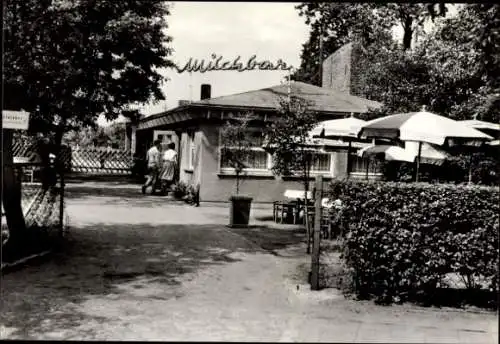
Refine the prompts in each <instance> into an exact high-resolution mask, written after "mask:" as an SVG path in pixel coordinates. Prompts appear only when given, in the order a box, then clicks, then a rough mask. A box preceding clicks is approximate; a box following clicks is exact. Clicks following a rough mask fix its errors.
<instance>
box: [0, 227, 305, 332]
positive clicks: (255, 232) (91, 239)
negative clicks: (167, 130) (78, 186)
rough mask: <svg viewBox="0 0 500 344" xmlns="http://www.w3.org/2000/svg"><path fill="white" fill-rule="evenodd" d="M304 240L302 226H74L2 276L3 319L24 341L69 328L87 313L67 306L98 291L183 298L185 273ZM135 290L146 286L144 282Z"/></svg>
mask: <svg viewBox="0 0 500 344" xmlns="http://www.w3.org/2000/svg"><path fill="white" fill-rule="evenodd" d="M301 237H302V238H303V234H300V233H299V232H297V231H287V230H282V229H272V228H257V227H254V228H248V229H231V230H229V229H228V228H225V227H223V226H220V225H151V224H140V225H137V224H134V225H127V224H113V225H110V224H93V225H88V226H82V227H79V228H72V229H71V233H70V235H69V237H68V238H67V242H66V243H65V245H64V248H63V249H61V250H60V251H59V252H57V253H55V254H53V255H52V256H51V258H50V260H48V261H45V262H43V264H38V265H36V266H35V265H32V266H28V267H26V268H24V269H22V270H19V271H13V272H11V273H8V274H5V275H4V276H2V298H1V301H0V303H1V308H2V312H1V315H0V323H1V324H2V325H3V326H6V327H9V328H15V329H16V332H14V333H13V334H11V336H14V337H20V338H25V339H29V338H32V339H34V338H36V336H37V333H47V332H51V331H52V330H54V329H55V326H57V328H59V329H60V328H65V329H68V330H69V329H71V328H74V327H76V326H78V325H79V324H80V322H81V320H82V319H83V316H84V315H83V314H81V313H78V311H77V310H76V307H75V310H72V311H68V307H70V309H71V305H73V306H75V305H76V304H78V303H81V302H83V301H85V300H86V299H88V297H90V296H92V295H97V296H104V297H106V296H113V295H114V296H116V297H118V298H119V297H120V294H121V293H122V292H123V290H124V288H123V286H125V285H130V284H131V283H132V284H133V282H134V281H137V282H138V281H147V282H146V283H157V284H161V285H164V286H165V288H170V289H172V290H174V292H173V293H171V296H170V297H176V298H179V297H182V296H183V295H181V294H179V293H176V292H175V289H176V286H177V285H179V284H180V283H181V282H180V278H181V277H182V276H183V275H185V274H187V273H192V272H196V271H197V270H198V269H200V268H204V267H207V266H210V265H214V264H228V263H233V262H236V261H238V260H239V259H238V258H237V257H236V258H235V257H234V256H233V255H232V254H233V253H235V252H244V253H257V252H264V251H263V250H262V249H265V250H275V249H278V248H283V247H284V246H287V245H291V244H295V243H298V242H300V241H301ZM133 287H134V286H133ZM135 287H137V288H140V287H141V286H140V283H137V286H135ZM149 297H150V296H149ZM87 320H88V319H87ZM94 320H95V321H97V322H101V321H102V320H103V319H94ZM51 327H54V328H51Z"/></svg>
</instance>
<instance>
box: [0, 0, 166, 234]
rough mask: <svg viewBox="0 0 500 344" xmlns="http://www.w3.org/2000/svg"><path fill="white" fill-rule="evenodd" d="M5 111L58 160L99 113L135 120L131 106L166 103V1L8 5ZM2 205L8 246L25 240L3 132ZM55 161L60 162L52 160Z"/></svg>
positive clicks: (22, 1) (45, 0)
mask: <svg viewBox="0 0 500 344" xmlns="http://www.w3.org/2000/svg"><path fill="white" fill-rule="evenodd" d="M2 5H3V7H2V9H3V10H4V12H3V14H4V15H3V18H2V19H3V24H4V42H3V44H4V47H3V53H4V55H3V67H4V69H3V75H2V76H3V82H4V85H5V87H4V90H5V91H4V92H5V93H4V97H3V99H4V101H5V102H4V104H3V106H4V108H6V109H11V110H19V109H24V110H25V111H28V112H30V113H31V118H30V120H31V123H30V128H32V129H34V130H35V131H37V132H43V133H45V134H46V135H47V136H49V135H51V136H52V135H53V137H52V139H53V141H54V143H55V147H56V153H59V150H60V147H61V145H60V144H61V142H62V137H63V134H64V132H65V131H67V130H68V129H78V128H80V127H82V126H85V125H92V124H93V123H94V122H95V120H96V119H97V117H98V116H99V115H100V114H104V115H105V116H106V118H107V119H109V120H112V119H115V118H117V117H118V115H119V114H124V115H127V116H130V117H133V118H137V117H138V113H137V111H134V110H131V108H132V107H133V105H138V104H140V103H145V102H149V101H151V100H161V99H164V95H163V93H162V91H161V88H160V86H161V82H162V80H164V77H162V75H161V74H160V73H159V71H158V69H159V68H166V67H169V66H173V63H172V62H171V61H170V60H169V59H168V57H169V55H170V54H171V49H170V48H169V47H168V43H169V42H170V41H171V37H170V36H168V35H167V34H166V29H167V21H166V18H167V16H168V15H169V14H170V11H169V5H168V4H167V3H166V2H165V1H161V0H151V1H141V0H122V1H106V0H76V1H70V0H6V1H5V3H2ZM2 144H3V149H2V158H3V160H4V162H5V164H4V166H3V178H2V183H1V186H2V194H3V199H2V202H3V204H4V208H5V212H6V216H7V223H8V226H9V229H10V230H11V235H12V237H11V239H14V240H11V241H10V242H11V243H19V242H22V240H23V237H24V235H23V233H24V231H25V229H26V228H25V227H26V225H25V221H24V218H23V213H22V207H21V196H20V195H21V192H20V190H21V189H20V188H21V185H20V182H19V180H18V178H16V175H15V173H14V169H13V168H12V165H11V164H12V161H13V156H12V149H11V144H12V133H11V132H8V131H5V132H3V133H2ZM58 156H59V155H58Z"/></svg>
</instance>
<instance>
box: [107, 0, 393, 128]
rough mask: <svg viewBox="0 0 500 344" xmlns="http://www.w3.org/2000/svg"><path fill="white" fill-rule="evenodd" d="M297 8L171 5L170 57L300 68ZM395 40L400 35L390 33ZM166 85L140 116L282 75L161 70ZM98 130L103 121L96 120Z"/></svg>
mask: <svg viewBox="0 0 500 344" xmlns="http://www.w3.org/2000/svg"><path fill="white" fill-rule="evenodd" d="M295 5H297V3H273V2H191V1H189V2H172V7H171V15H170V16H169V17H168V18H167V21H168V25H169V27H168V30H167V32H168V34H169V35H170V36H171V37H172V39H173V40H172V42H171V43H170V46H171V47H172V48H173V50H174V51H173V54H172V56H171V57H170V58H171V60H173V62H175V63H176V64H177V65H179V66H181V67H182V66H184V65H185V64H186V63H187V62H188V60H189V58H191V57H192V58H193V59H198V60H200V59H205V60H207V61H210V60H211V58H210V56H211V54H214V53H215V54H217V55H218V56H223V61H226V60H229V61H232V60H234V59H235V58H236V57H237V56H241V61H242V62H246V61H248V59H249V58H250V57H251V56H252V55H256V60H257V61H264V60H269V61H271V62H272V63H275V62H276V61H277V60H278V59H281V60H283V61H284V62H285V63H286V64H287V65H292V66H294V67H296V68H298V67H299V66H300V53H301V50H302V44H303V43H305V42H306V41H307V39H308V38H309V27H308V26H307V25H306V24H305V22H304V18H301V17H299V14H298V11H297V10H296V9H295ZM394 34H395V37H398V36H400V35H402V30H401V28H395V30H394ZM161 73H162V74H163V75H164V76H166V77H167V78H168V79H169V80H168V81H167V82H165V83H164V85H163V86H162V89H163V91H164V94H165V96H166V100H165V101H162V102H159V103H157V104H148V105H145V106H143V107H141V110H142V112H143V113H144V114H146V115H151V114H155V113H159V112H162V111H165V110H168V109H172V108H174V107H176V106H177V105H178V102H179V100H193V101H196V100H199V99H200V87H201V84H204V83H207V84H210V85H211V86H212V97H219V96H224V95H230V94H236V93H241V92H246V91H252V90H257V89H261V88H266V87H271V86H275V85H279V84H280V83H281V82H283V81H284V77H285V76H287V75H288V72H287V71H282V70H269V71H262V70H254V71H245V72H238V71H212V72H206V73H200V72H193V73H187V72H186V73H181V74H179V73H178V72H177V71H176V70H172V69H169V70H162V71H161ZM98 123H99V124H101V125H106V124H107V123H106V121H105V120H104V119H103V118H100V119H99V121H98Z"/></svg>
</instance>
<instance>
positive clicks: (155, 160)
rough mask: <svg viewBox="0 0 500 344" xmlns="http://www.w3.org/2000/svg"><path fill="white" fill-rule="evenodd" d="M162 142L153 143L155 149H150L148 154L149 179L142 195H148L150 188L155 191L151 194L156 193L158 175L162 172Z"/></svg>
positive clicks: (143, 186)
mask: <svg viewBox="0 0 500 344" xmlns="http://www.w3.org/2000/svg"><path fill="white" fill-rule="evenodd" d="M160 147H161V141H160V140H155V141H154V143H153V147H151V148H149V150H148V152H147V153H146V162H147V164H148V177H147V179H146V183H144V185H142V193H143V194H145V193H146V189H147V188H148V186H151V187H152V188H153V190H152V191H151V193H154V191H155V185H156V181H157V179H158V173H159V171H160V157H161V151H160Z"/></svg>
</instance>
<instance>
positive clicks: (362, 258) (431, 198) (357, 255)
mask: <svg viewBox="0 0 500 344" xmlns="http://www.w3.org/2000/svg"><path fill="white" fill-rule="evenodd" d="M330 192H331V193H332V195H331V196H332V197H335V198H337V197H339V198H341V199H342V201H343V202H344V205H345V206H346V208H345V211H344V213H343V220H344V223H345V224H346V225H347V228H346V229H347V230H346V232H345V238H344V247H343V254H342V257H343V259H345V263H346V265H347V266H348V268H349V271H350V272H351V273H352V280H353V288H354V291H355V293H356V294H357V295H358V297H360V298H370V297H372V296H374V297H376V298H377V300H379V301H384V302H393V301H398V300H401V301H404V300H429V299H430V298H431V297H432V296H433V295H435V294H436V293H437V292H438V291H439V290H440V288H442V287H443V279H444V277H445V276H446V275H447V274H449V273H455V274H457V275H459V276H460V277H461V278H462V279H463V280H464V281H465V284H466V286H467V288H468V289H480V288H481V287H482V286H481V284H480V283H479V282H480V281H486V283H487V285H486V288H488V289H489V291H491V300H490V301H493V302H495V301H496V292H497V290H498V278H499V275H498V263H499V259H498V253H499V249H498V229H499V218H498V214H499V210H500V207H499V202H498V201H499V190H498V188H487V187H479V186H473V187H469V186H457V185H445V184H433V185H430V184H423V183H418V184H406V183H384V182H376V183H368V182H362V181H357V182H356V181H335V182H333V183H332V184H331V188H330ZM483 287H484V286H483Z"/></svg>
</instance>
